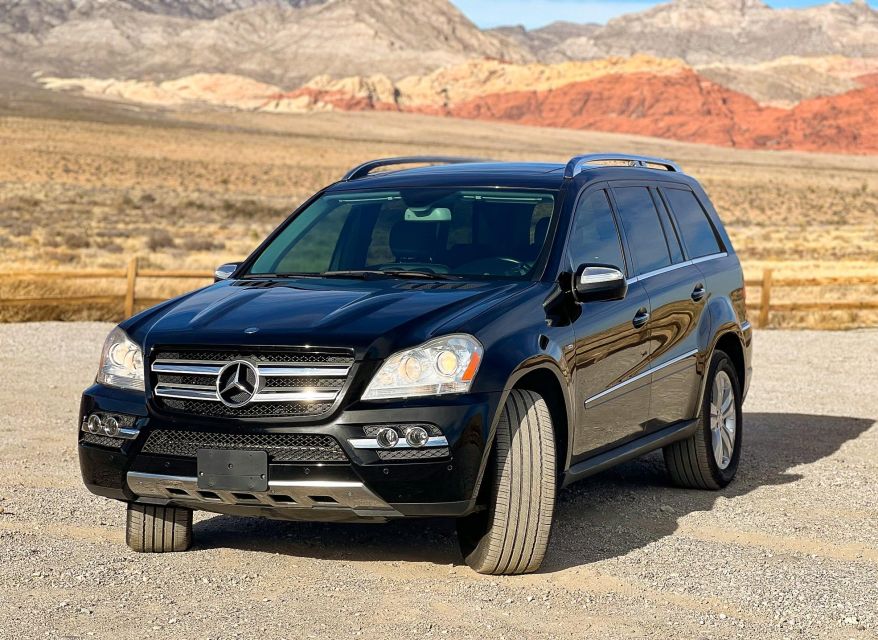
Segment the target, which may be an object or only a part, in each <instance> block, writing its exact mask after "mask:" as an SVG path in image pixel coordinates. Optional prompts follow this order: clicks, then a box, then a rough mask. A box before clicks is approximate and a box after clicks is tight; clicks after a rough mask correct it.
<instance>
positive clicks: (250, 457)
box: [197, 449, 268, 491]
mask: <svg viewBox="0 0 878 640" xmlns="http://www.w3.org/2000/svg"><path fill="white" fill-rule="evenodd" d="M197 455H198V458H197V460H198V488H199V489H202V490H206V491H214V490H217V491H268V453H267V452H265V451H237V450H234V449H199V450H198V453H197Z"/></svg>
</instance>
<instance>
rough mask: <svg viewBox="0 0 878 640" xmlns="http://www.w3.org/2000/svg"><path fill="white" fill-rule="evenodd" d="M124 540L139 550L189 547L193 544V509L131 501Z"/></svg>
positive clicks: (162, 550)
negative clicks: (133, 502)
mask: <svg viewBox="0 0 878 640" xmlns="http://www.w3.org/2000/svg"><path fill="white" fill-rule="evenodd" d="M125 542H126V543H128V546H129V547H131V549H133V550H134V551H137V552H140V553H168V552H172V551H186V550H187V549H189V547H190V546H192V510H191V509H181V508H180V507H156V506H153V505H148V504H129V505H128V518H127V520H126V523H125Z"/></svg>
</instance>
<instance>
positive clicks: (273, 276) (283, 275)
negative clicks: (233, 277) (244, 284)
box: [241, 273, 320, 280]
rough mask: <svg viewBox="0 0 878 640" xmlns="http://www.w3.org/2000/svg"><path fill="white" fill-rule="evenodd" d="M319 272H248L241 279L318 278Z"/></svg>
mask: <svg viewBox="0 0 878 640" xmlns="http://www.w3.org/2000/svg"><path fill="white" fill-rule="evenodd" d="M319 277H320V274H319V273H248V274H247V275H244V276H241V279H242V280H262V279H264V280H281V279H284V278H319Z"/></svg>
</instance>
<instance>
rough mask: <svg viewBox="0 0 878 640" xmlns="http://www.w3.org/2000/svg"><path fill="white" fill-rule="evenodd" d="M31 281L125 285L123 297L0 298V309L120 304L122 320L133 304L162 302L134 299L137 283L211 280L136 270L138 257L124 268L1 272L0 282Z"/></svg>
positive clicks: (208, 274)
mask: <svg viewBox="0 0 878 640" xmlns="http://www.w3.org/2000/svg"><path fill="white" fill-rule="evenodd" d="M15 278H30V279H38V280H107V279H115V278H119V279H121V278H124V279H125V282H126V286H125V293H124V294H123V295H122V296H118V295H116V296H110V295H103V296H100V295H95V296H67V295H65V296H60V297H59V296H55V297H48V298H0V306H17V307H27V306H38V305H45V306H52V307H57V306H69V305H75V304H113V303H118V302H122V304H123V309H124V317H125V318H127V317H129V316H132V315H134V309H135V306H136V305H138V304H139V305H143V306H147V307H150V306H152V305H154V304H158V303H159V302H163V299H162V298H144V297H138V296H137V282H138V280H143V279H149V278H171V279H177V280H179V279H195V280H211V279H213V272H212V271H195V270H186V269H180V270H173V271H168V270H159V269H140V268H139V267H138V260H137V258H131V259H130V260H129V261H128V268H127V269H103V270H99V269H94V270H90V271H18V272H16V271H7V272H0V279H6V280H8V279H15Z"/></svg>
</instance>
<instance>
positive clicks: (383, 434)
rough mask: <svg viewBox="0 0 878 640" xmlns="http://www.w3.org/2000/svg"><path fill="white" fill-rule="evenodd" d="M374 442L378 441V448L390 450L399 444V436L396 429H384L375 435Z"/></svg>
mask: <svg viewBox="0 0 878 640" xmlns="http://www.w3.org/2000/svg"><path fill="white" fill-rule="evenodd" d="M375 440H377V441H378V444H379V446H381V447H383V448H385V449H392V448H393V447H395V446H396V443H397V442H399V434H398V433H397V432H396V429H391V428H390V427H384V428H383V429H379V431H378V433H376V434H375Z"/></svg>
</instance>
